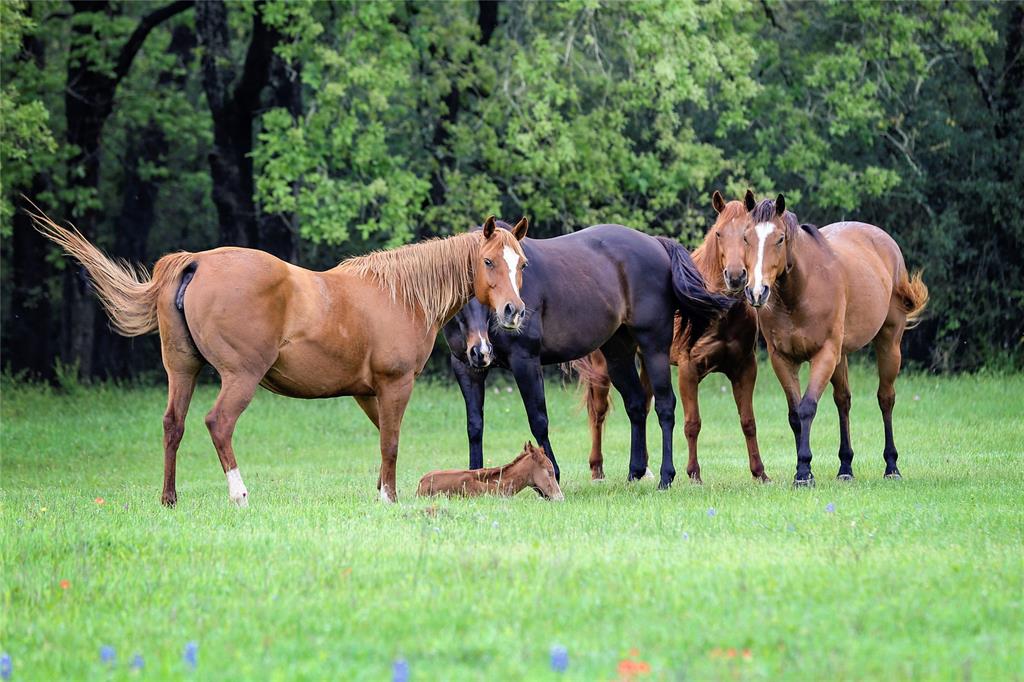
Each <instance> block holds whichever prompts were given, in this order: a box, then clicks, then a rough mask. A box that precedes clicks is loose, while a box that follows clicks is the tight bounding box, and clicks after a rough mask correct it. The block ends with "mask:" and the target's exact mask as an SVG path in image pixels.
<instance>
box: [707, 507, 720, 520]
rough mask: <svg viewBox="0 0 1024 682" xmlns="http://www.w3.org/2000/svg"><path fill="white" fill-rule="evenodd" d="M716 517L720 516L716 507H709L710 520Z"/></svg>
mask: <svg viewBox="0 0 1024 682" xmlns="http://www.w3.org/2000/svg"><path fill="white" fill-rule="evenodd" d="M715 516H718V512H717V511H716V510H715V508H714V507H709V508H708V518H713V517H715Z"/></svg>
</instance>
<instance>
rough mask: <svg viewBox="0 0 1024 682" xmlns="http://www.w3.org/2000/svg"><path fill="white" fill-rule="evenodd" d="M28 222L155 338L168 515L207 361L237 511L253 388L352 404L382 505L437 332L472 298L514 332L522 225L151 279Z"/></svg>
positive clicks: (109, 303) (193, 260)
mask: <svg viewBox="0 0 1024 682" xmlns="http://www.w3.org/2000/svg"><path fill="white" fill-rule="evenodd" d="M33 218H34V219H35V222H36V227H37V229H38V230H39V231H40V232H41V233H42V234H43V235H44V236H46V237H47V238H49V239H50V240H52V241H54V242H55V243H57V244H58V245H59V246H61V247H63V249H64V250H65V251H66V252H67V253H68V254H70V255H71V256H72V257H74V258H75V259H76V260H77V261H79V262H80V263H81V264H82V265H83V266H84V267H85V269H86V270H87V271H88V272H89V275H90V276H91V278H92V281H93V285H94V287H95V289H96V292H97V294H98V296H99V298H100V301H101V302H102V304H103V306H104V308H105V309H106V311H107V314H108V315H109V316H110V319H111V321H112V322H113V324H114V326H115V327H116V329H117V330H118V332H120V333H121V334H123V335H125V336H139V335H141V334H146V333H150V332H153V331H159V333H160V343H161V350H162V356H163V364H164V368H165V369H166V370H167V381H168V401H167V411H166V412H165V414H164V486H163V497H162V501H163V503H164V504H165V505H168V506H171V505H174V504H175V503H176V502H177V499H178V496H177V491H176V489H175V462H176V457H177V451H178V445H179V444H180V442H181V438H182V435H183V434H184V430H185V414H186V412H187V411H188V407H189V403H190V401H191V399H192V393H193V390H194V388H195V385H196V377H197V376H198V374H199V371H200V370H201V369H202V367H203V365H204V364H210V365H212V366H213V368H214V369H216V370H217V372H218V374H219V375H220V379H221V390H220V393H219V395H218V396H217V400H216V402H215V403H214V406H213V409H212V410H211V411H210V413H209V414H208V415H207V416H206V425H207V427H208V428H209V431H210V436H211V438H212V440H213V444H214V447H215V448H216V450H217V455H218V456H219V458H220V463H221V466H222V468H223V470H224V474H225V476H226V477H227V483H228V496H229V498H230V499H231V500H232V501H234V502H235V503H236V504H238V505H239V506H245V505H246V504H247V503H248V491H247V489H246V487H245V485H244V483H243V482H242V476H241V474H240V473H239V470H238V464H237V462H236V460H235V452H234V449H233V447H232V444H231V438H232V434H233V433H234V430H235V423H236V422H237V420H238V417H239V415H241V413H242V411H243V410H244V409H245V408H246V406H247V405H248V404H249V402H250V401H251V400H252V398H253V395H254V394H255V392H256V388H257V387H258V386H260V385H262V386H263V387H264V388H267V389H268V390H270V391H273V392H275V393H278V394H281V395H286V396H290V397H294V398H331V397H336V396H346V395H348V396H353V397H355V399H356V401H357V402H358V403H359V406H360V407H361V408H362V409H363V411H364V412H365V413H366V415H367V416H368V417H369V418H370V420H371V421H372V422H373V423H374V425H375V426H376V427H377V428H378V430H379V431H380V450H381V466H380V476H379V478H378V481H377V485H378V488H379V491H380V497H381V499H382V500H384V501H387V502H392V501H394V500H396V499H397V489H396V487H395V467H396V462H397V458H398V436H399V429H400V427H401V423H402V417H403V415H404V413H405V408H406V404H407V403H408V401H409V396H410V394H411V392H412V387H413V382H414V380H415V378H416V376H417V375H418V374H419V373H420V372H421V371H422V369H423V366H424V364H425V363H426V361H427V358H428V356H429V355H430V351H431V349H432V348H433V346H434V340H435V339H436V338H437V333H438V330H439V329H440V328H441V326H442V325H444V323H445V322H447V321H448V320H449V319H450V318H451V317H452V316H453V315H454V314H455V313H456V312H457V311H458V310H459V309H460V308H462V307H463V306H464V305H465V304H466V302H467V301H468V300H469V299H470V298H471V297H473V296H475V297H476V298H477V299H478V300H479V301H480V302H481V303H483V304H484V305H486V306H488V307H489V308H491V309H492V310H494V311H495V317H496V319H497V321H498V323H499V324H501V325H502V326H504V327H507V328H509V329H517V328H519V326H520V325H521V324H522V321H523V317H524V315H525V312H526V311H525V306H524V305H523V302H522V299H521V298H520V297H519V288H520V287H521V286H522V268H523V266H524V264H525V262H526V259H525V256H524V254H523V251H522V248H521V247H520V245H519V240H521V239H522V238H523V237H525V236H526V231H527V222H526V219H525V218H524V219H522V220H520V221H519V223H518V224H517V225H516V226H515V228H513V230H512V231H508V230H504V229H501V228H497V227H496V226H495V222H494V218H493V216H492V217H491V218H488V219H487V221H486V222H485V223H484V227H483V230H481V231H477V232H470V233H467V234H460V235H456V236H453V237H448V238H446V239H437V240H432V241H428V242H424V243H421V244H414V245H410V246H404V247H401V248H398V249H394V250H391V251H378V252H375V253H371V254H368V255H365V256H359V257H356V258H351V259H348V260H346V261H344V262H342V263H341V264H339V265H338V266H336V267H334V268H332V269H330V270H327V271H325V272H313V271H310V270H306V269H304V268H300V267H297V266H295V265H292V264H290V263H286V262H284V261H282V260H279V259H278V258H275V257H274V256H272V255H270V254H268V253H265V252H263V251H258V250H255V249H244V248H237V247H222V248H218V249H213V250H210V251H203V252H200V253H186V252H179V253H173V254H169V255H166V256H164V257H163V258H161V259H160V260H158V261H157V263H156V266H155V267H154V268H153V275H152V277H150V276H149V274H148V273H147V272H146V271H145V270H144V269H143V268H138V267H133V266H132V265H129V264H127V263H121V262H115V261H113V260H111V259H110V258H109V257H107V256H106V255H104V254H103V253H102V252H101V251H99V250H98V249H97V248H96V247H95V246H93V245H92V244H91V243H90V242H89V241H87V240H86V239H85V238H84V237H83V236H82V235H81V234H80V233H79V232H77V231H76V230H74V229H73V228H72V229H67V228H64V227H61V226H60V225H57V224H56V223H54V222H53V221H52V220H50V219H49V218H47V217H46V216H45V215H41V214H38V215H33ZM513 264H515V265H514V266H513Z"/></svg>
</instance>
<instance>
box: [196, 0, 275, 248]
mask: <svg viewBox="0 0 1024 682" xmlns="http://www.w3.org/2000/svg"><path fill="white" fill-rule="evenodd" d="M196 34H197V37H198V38H199V44H200V45H201V46H202V48H203V62H202V68H203V89H204V90H205V91H206V101H207V103H208V104H209V106H210V113H211V114H212V116H213V150H212V151H211V152H210V157H209V158H210V176H211V179H212V180H213V203H214V205H216V207H217V218H218V223H219V225H220V243H221V244H222V245H224V244H235V245H239V246H251V247H254V248H255V247H259V246H260V232H259V220H258V218H257V212H256V204H255V202H254V200H253V195H254V189H255V185H254V182H253V166H252V157H251V153H252V144H253V120H254V119H255V117H256V111H257V108H258V107H259V101H260V99H259V96H260V92H261V91H262V90H263V88H264V87H265V86H266V85H267V81H268V79H269V77H270V65H271V61H272V57H273V51H274V46H275V45H276V44H277V43H278V41H279V40H280V35H279V34H278V33H277V32H276V31H274V30H271V29H270V28H269V27H268V26H267V25H266V24H264V23H263V3H262V2H258V3H256V6H255V11H254V12H253V18H252V37H251V38H250V41H249V49H248V51H247V53H246V57H245V66H244V67H243V71H242V76H241V78H239V79H238V82H237V83H235V80H236V78H235V68H234V66H233V64H232V62H231V39H230V34H229V31H228V11H227V7H226V6H225V4H224V2H223V0H199V2H198V4H197V5H196Z"/></svg>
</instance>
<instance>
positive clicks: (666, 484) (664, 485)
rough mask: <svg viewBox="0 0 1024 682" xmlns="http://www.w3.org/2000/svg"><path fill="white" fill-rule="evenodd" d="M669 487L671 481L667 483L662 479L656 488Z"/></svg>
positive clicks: (665, 488)
mask: <svg viewBox="0 0 1024 682" xmlns="http://www.w3.org/2000/svg"><path fill="white" fill-rule="evenodd" d="M671 487H672V482H671V481H670V482H668V483H666V482H665V481H662V482H660V483H659V484H658V490H668V489H669V488H671Z"/></svg>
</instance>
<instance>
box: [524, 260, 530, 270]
mask: <svg viewBox="0 0 1024 682" xmlns="http://www.w3.org/2000/svg"><path fill="white" fill-rule="evenodd" d="M528 267H530V264H529V263H527V262H526V261H523V270H525V269H526V268H528Z"/></svg>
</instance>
